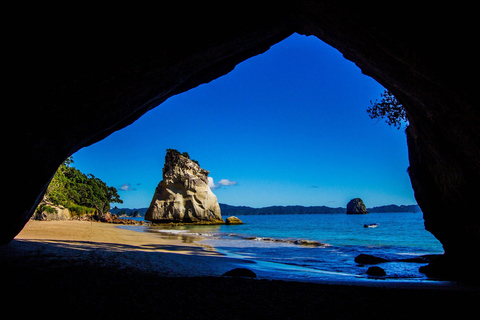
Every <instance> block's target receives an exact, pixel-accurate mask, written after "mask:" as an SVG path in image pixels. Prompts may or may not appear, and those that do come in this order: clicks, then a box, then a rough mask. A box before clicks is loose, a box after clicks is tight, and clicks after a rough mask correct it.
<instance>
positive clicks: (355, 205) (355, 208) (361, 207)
mask: <svg viewBox="0 0 480 320" xmlns="http://www.w3.org/2000/svg"><path fill="white" fill-rule="evenodd" d="M367 213H368V211H367V207H365V204H364V203H363V200H362V199H360V198H355V199H352V200H350V201H349V202H348V204H347V214H367Z"/></svg>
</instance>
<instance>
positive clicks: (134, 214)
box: [110, 208, 148, 218]
mask: <svg viewBox="0 0 480 320" xmlns="http://www.w3.org/2000/svg"><path fill="white" fill-rule="evenodd" d="M147 210H148V208H138V209H129V208H120V209H119V208H113V209H110V212H111V213H113V214H116V215H117V216H119V217H120V218H127V217H131V218H139V217H144V216H145V213H146V212H147Z"/></svg>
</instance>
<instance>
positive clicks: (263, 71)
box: [74, 34, 442, 276]
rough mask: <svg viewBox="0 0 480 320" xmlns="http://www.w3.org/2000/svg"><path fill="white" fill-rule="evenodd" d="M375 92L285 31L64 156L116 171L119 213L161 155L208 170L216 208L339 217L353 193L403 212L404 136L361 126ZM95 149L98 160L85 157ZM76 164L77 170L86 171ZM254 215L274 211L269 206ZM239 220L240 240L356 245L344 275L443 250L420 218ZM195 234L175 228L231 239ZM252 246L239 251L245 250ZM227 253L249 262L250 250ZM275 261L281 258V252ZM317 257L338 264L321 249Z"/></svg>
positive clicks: (409, 196) (152, 180)
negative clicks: (370, 264) (370, 262)
mask: <svg viewBox="0 0 480 320" xmlns="http://www.w3.org/2000/svg"><path fill="white" fill-rule="evenodd" d="M383 90H384V88H383V87H382V86H381V85H379V84H378V83H377V82H376V81H375V80H373V79H372V78H370V77H368V76H365V75H363V74H362V73H361V71H360V69H359V68H358V67H357V66H355V65H354V64H353V63H352V62H350V61H348V60H346V59H344V57H343V56H342V55H341V54H340V53H339V52H338V51H337V50H336V49H334V48H332V47H330V46H329V45H327V44H325V43H324V42H322V41H321V40H319V39H318V38H316V37H313V36H310V37H306V36H302V35H299V34H293V35H292V36H290V37H289V38H287V39H285V40H283V41H282V42H279V43H278V44H276V45H274V46H273V47H272V48H271V49H270V50H268V51H267V52H265V53H263V54H261V55H258V56H255V57H252V58H250V59H248V60H246V61H244V62H242V63H240V64H239V65H237V66H236V68H235V69H234V70H233V71H232V72H230V73H228V74H227V75H225V76H222V77H220V78H218V79H216V80H214V81H211V82H210V83H208V84H203V85H200V86H198V87H196V88H194V89H191V90H189V91H188V92H185V93H182V94H181V95H177V96H174V97H171V98H169V99H168V100H167V101H165V102H164V103H163V104H161V105H160V106H158V107H157V108H155V109H154V110H152V111H150V112H148V113H147V114H146V115H144V116H143V117H142V118H140V119H139V120H138V121H136V122H135V123H134V124H132V125H131V126H129V127H127V128H125V129H122V130H121V131H118V132H115V133H114V134H112V135H111V136H110V137H108V138H107V139H105V140H104V141H101V142H99V143H97V144H96V145H93V146H91V147H89V148H86V149H83V150H81V151H79V152H78V153H77V154H76V155H74V158H75V159H76V160H75V161H76V163H80V165H83V163H87V162H89V161H90V160H89V159H95V162H91V165H92V166H99V165H101V161H98V159H99V158H105V159H108V161H106V162H105V163H106V164H104V165H103V168H101V170H100V169H99V170H100V171H103V172H107V173H108V172H109V171H110V170H112V168H115V167H118V168H119V170H118V171H123V172H125V173H126V174H125V175H123V174H118V173H117V171H114V170H112V171H111V176H112V179H113V180H111V181H110V184H111V185H114V186H117V187H120V188H122V187H125V188H123V189H120V194H121V197H122V198H123V199H124V201H125V203H124V206H125V207H128V208H142V207H148V205H149V203H150V201H151V199H152V194H153V191H154V190H155V187H156V185H157V184H158V182H159V181H160V180H161V177H162V167H163V159H164V156H165V150H166V149H169V148H174V149H177V150H180V152H185V151H186V152H188V153H189V155H190V156H192V157H193V158H195V159H197V160H198V161H199V162H200V165H201V167H202V168H205V169H207V170H209V171H211V173H210V176H209V177H210V178H211V187H212V189H215V190H214V193H215V194H216V195H217V198H218V201H219V202H220V203H221V204H226V205H233V206H249V207H254V208H261V207H269V206H293V205H300V206H304V207H310V206H326V207H330V208H334V209H336V210H337V211H338V209H339V208H343V209H341V210H344V209H345V206H346V204H347V203H348V201H349V200H350V199H353V198H357V197H360V198H362V199H363V201H364V202H365V204H366V206H367V207H368V208H372V207H378V206H384V205H391V204H395V205H413V204H415V203H416V202H415V199H414V197H413V191H412V188H411V184H410V180H409V177H408V174H407V167H408V155H407V153H408V152H407V145H406V138H405V132H404V128H402V129H400V130H399V129H396V128H394V127H390V126H388V125H387V124H385V123H384V122H383V121H377V120H372V119H370V118H369V116H368V114H367V112H366V109H367V107H368V106H370V101H371V100H375V99H377V98H379V97H380V93H382V92H383ZM126 150H129V151H126ZM98 153H101V157H99V156H95V154H98ZM139 155H142V156H139ZM145 155H148V156H145ZM112 162H113V165H112ZM107 163H108V164H107ZM87 167H88V166H85V169H84V170H87V171H88V170H89V169H87ZM122 167H123V168H125V169H120V168H122ZM97 175H100V172H98V173H97V174H96V176H97ZM107 176H108V175H107ZM132 186H136V187H132ZM264 211H265V212H268V213H269V214H274V213H275V208H270V209H268V210H264ZM337 211H336V212H337ZM265 212H264V213H265ZM222 215H223V217H224V219H225V218H226V217H228V216H230V215H233V214H226V213H225V211H223V213H222ZM235 215H238V213H237V214H235ZM240 215H241V213H240ZM240 217H241V218H242V219H244V220H245V222H246V223H247V225H250V227H249V228H250V229H249V230H250V231H249V232H250V234H248V236H249V237H250V238H251V237H257V238H258V239H267V241H269V240H270V239H276V240H279V241H280V243H284V244H290V242H289V241H291V239H296V240H293V241H297V240H298V241H301V240H304V239H302V237H303V238H307V239H309V240H312V241H326V242H327V243H328V244H331V245H333V246H336V247H345V246H349V247H350V248H356V249H354V250H353V251H351V252H348V253H346V255H349V256H348V259H347V260H348V262H347V263H346V264H345V269H342V272H345V273H355V272H363V271H359V270H358V267H357V266H356V265H355V263H354V259H355V256H356V255H358V254H360V253H371V254H373V255H375V254H378V252H380V255H382V254H383V256H384V257H387V258H392V259H398V258H399V256H397V255H396V253H395V252H403V253H407V252H408V251H416V250H417V249H418V248H421V250H423V251H422V253H433V252H434V253H441V252H442V248H441V245H440V243H439V242H438V240H437V239H435V238H434V237H433V236H432V235H431V234H430V233H428V232H427V231H426V230H424V227H423V219H422V215H421V213H420V212H417V213H403V216H402V215H401V214H397V215H390V216H389V215H388V214H384V213H371V214H369V215H365V216H363V215H362V216H350V215H349V216H347V215H345V214H344V211H342V213H341V214H336V215H321V216H318V217H317V220H315V221H314V220H308V219H309V218H311V216H307V215H305V216H302V217H301V219H299V218H298V216H297V218H292V216H283V217H282V218H281V219H282V220H281V222H279V223H277V226H278V228H277V229H276V230H277V231H274V230H273V229H274V228H272V230H269V231H268V232H267V231H266V230H264V229H262V228H261V227H260V228H259V227H258V226H262V225H263V224H269V225H271V223H272V222H271V221H266V220H265V221H264V220H262V219H264V218H263V217H253V216H244V217H242V216H240ZM265 219H267V220H268V216H265ZM279 219H280V218H279ZM304 219H306V221H307V220H308V221H309V222H307V223H305V225H304V227H303V228H302V227H299V226H298V221H299V220H302V221H303V220H304ZM369 223H380V227H379V228H376V229H375V230H371V229H365V228H364V225H365V224H369ZM285 225H288V226H297V227H298V228H293V229H299V230H300V231H299V230H288V231H287V230H283V231H281V232H279V231H278V230H282V228H283V226H285ZM255 226H256V227H255ZM315 226H317V227H315ZM225 227H226V226H225ZM205 228H212V227H205V226H189V227H184V230H182V231H185V232H192V233H200V234H205V233H209V234H217V233H218V232H219V231H220V232H225V233H230V232H232V231H231V229H225V230H223V229H221V228H223V227H221V228H220V230H219V229H217V227H215V230H213V229H208V230H205ZM226 228H228V227H226ZM239 232H242V231H239ZM234 233H235V232H234ZM247 233H248V232H247ZM283 240H285V242H282V241H283ZM385 243H389V249H388V250H386V249H384V250H377V251H376V249H371V247H375V248H376V247H382V246H383V245H384V244H385ZM407 243H408V245H407ZM255 244H257V243H255ZM212 245H213V246H215V244H212ZM251 245H252V244H251V243H250V244H246V246H247V248H251ZM258 245H259V246H260V247H261V248H257V249H258V250H259V252H262V250H267V249H265V248H266V247H267V248H268V250H277V249H278V248H274V249H272V248H269V247H268V246H269V244H268V243H267V244H265V243H263V244H258ZM406 248H408V249H406ZM234 250H237V251H235V252H236V253H238V254H240V255H248V254H249V253H248V252H247V251H248V250H250V249H245V250H246V251H245V252H244V251H242V250H244V249H239V248H236V249H234ZM296 250H298V248H296ZM355 250H356V251H355ZM325 252H327V253H328V252H329V251H328V250H327V251H324V252H322V254H318V252H313V251H312V252H310V254H311V256H309V259H313V260H315V259H317V260H318V263H317V264H318V265H322V266H325V262H324V261H323V259H326V258H325V256H324V254H325ZM259 255H262V253H259ZM276 255H278V256H279V257H281V256H282V253H281V252H280V251H279V252H278V253H277V254H276ZM327 256H328V259H333V260H335V259H336V257H337V255H336V253H332V252H330V253H328V254H327ZM263 258H265V259H267V258H268V257H267V255H265V256H264V257H263ZM276 259H277V258H276ZM278 259H280V260H278V261H280V262H282V261H281V258H278ZM299 259H300V258H299ZM328 259H327V260H328ZM268 261H270V262H275V261H272V260H268ZM320 261H323V262H320ZM335 261H336V260H335ZM396 267H397V266H394V267H390V269H391V270H390V269H388V268H387V272H389V273H392V272H396V271H394V269H395V268H396ZM404 267H405V268H407V270H408V271H402V272H403V273H401V274H402V275H405V274H415V276H419V273H418V265H417V266H415V265H414V266H412V265H409V266H404ZM392 268H393V269H392ZM327 269H328V267H327ZM328 270H329V271H332V270H334V269H333V268H331V269H328Z"/></svg>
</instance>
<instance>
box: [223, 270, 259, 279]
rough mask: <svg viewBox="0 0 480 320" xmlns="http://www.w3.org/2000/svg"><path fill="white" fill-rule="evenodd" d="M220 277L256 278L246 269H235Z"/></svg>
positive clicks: (253, 273)
mask: <svg viewBox="0 0 480 320" xmlns="http://www.w3.org/2000/svg"><path fill="white" fill-rule="evenodd" d="M222 277H245V278H256V277H257V275H256V274H255V272H253V271H252V270H250V269H247V268H235V269H233V270H230V271H227V272H225V273H224V274H222Z"/></svg>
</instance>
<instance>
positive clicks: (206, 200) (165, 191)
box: [145, 149, 224, 223]
mask: <svg viewBox="0 0 480 320" xmlns="http://www.w3.org/2000/svg"><path fill="white" fill-rule="evenodd" d="M209 173H210V172H209V171H207V170H205V169H202V168H200V166H199V165H198V163H197V162H196V161H193V160H191V159H190V158H189V157H188V156H185V155H181V154H180V152H178V151H177V150H173V149H169V150H167V154H166V156H165V166H164V167H163V180H162V181H160V183H159V184H158V186H157V188H156V190H155V194H154V196H153V199H152V202H151V203H150V207H149V208H148V210H147V213H146V214H145V220H149V221H152V222H154V223H165V222H178V223H224V221H223V219H222V215H221V213H220V206H219V205H218V202H217V197H216V196H215V195H214V194H213V192H212V190H210V187H209V186H208V179H207V176H208V174H209Z"/></svg>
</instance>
